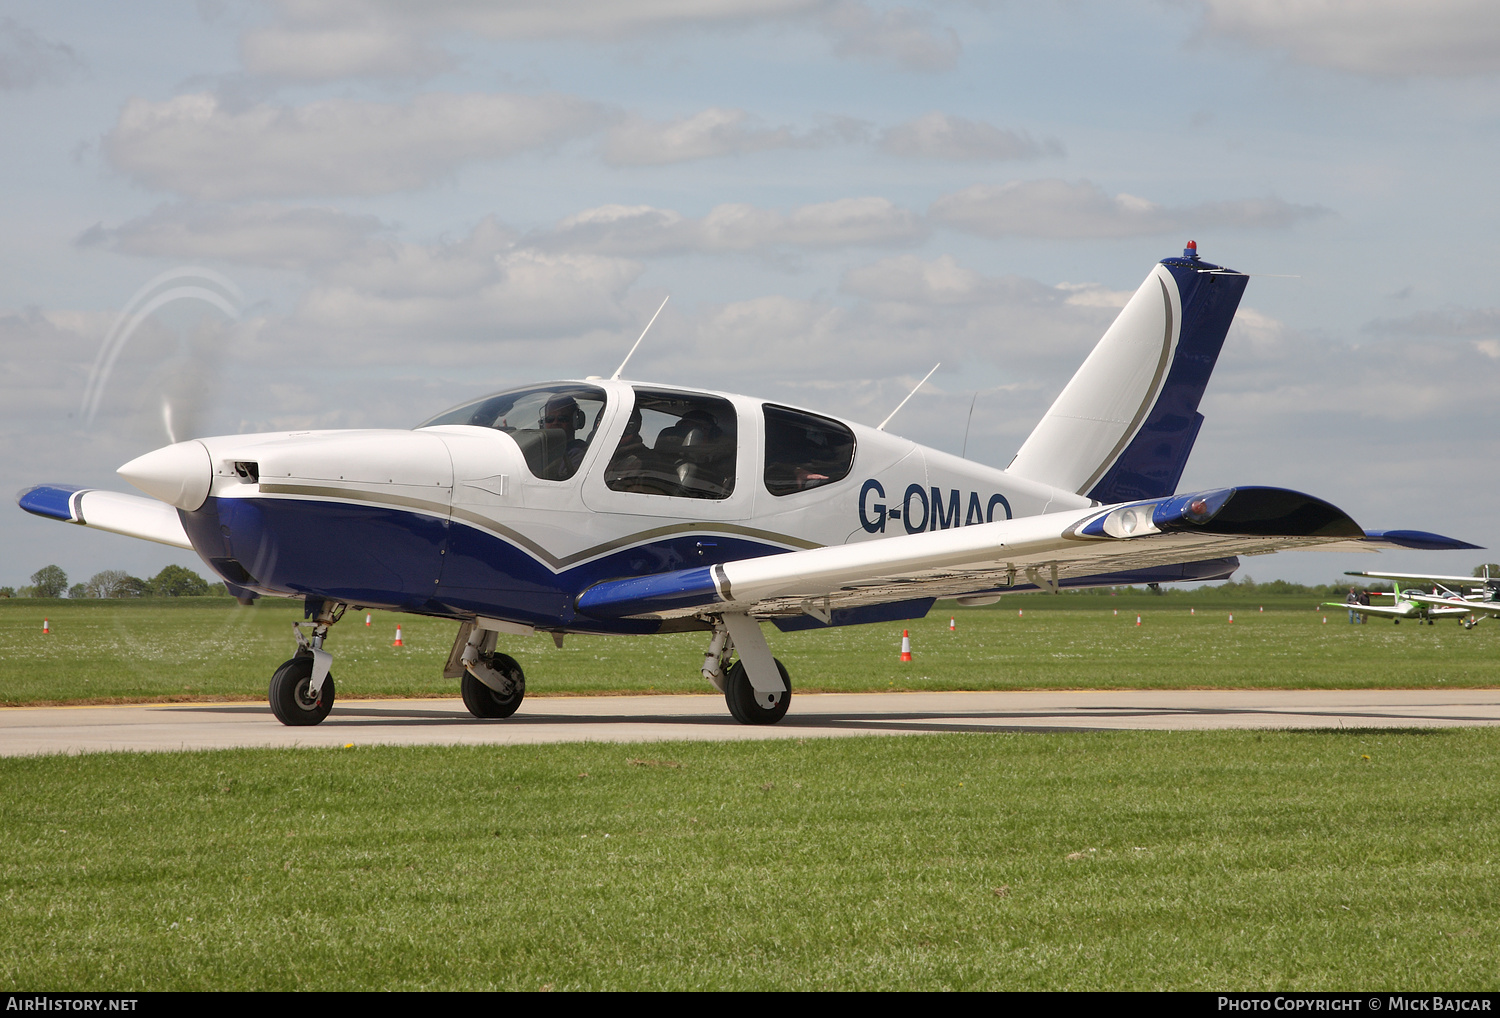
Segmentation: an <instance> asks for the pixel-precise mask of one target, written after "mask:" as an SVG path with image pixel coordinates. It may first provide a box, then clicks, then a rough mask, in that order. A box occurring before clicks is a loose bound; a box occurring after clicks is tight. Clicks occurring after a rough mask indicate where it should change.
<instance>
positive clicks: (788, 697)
mask: <svg viewBox="0 0 1500 1018" xmlns="http://www.w3.org/2000/svg"><path fill="white" fill-rule="evenodd" d="M773 660H775V659H773ZM776 670H777V671H779V672H781V681H782V682H785V683H786V692H784V693H759V692H756V689H755V687H754V686H752V685H750V676H749V674H747V673H746V671H745V663H744V662H743V661H736V662H735V663H734V664H732V665H730V666H729V671H728V672H726V673H725V675H724V700H725V702H726V703H728V704H729V713H731V714H733V715H734V719H735V720H736V721H738V722H739V723H740V724H742V725H774V724H775V723H776V722H778V721H780V720H781V719H782V718H784V717H786V709H787V707H789V706H790V705H791V702H792V679H791V676H789V675H787V673H786V665H784V664H782V663H781V662H780V661H779V660H777V661H776Z"/></svg>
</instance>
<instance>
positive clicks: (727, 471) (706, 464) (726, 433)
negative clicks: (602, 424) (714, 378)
mask: <svg viewBox="0 0 1500 1018" xmlns="http://www.w3.org/2000/svg"><path fill="white" fill-rule="evenodd" d="M737 446H738V432H737V424H736V417H735V413H734V406H733V404H731V403H730V402H729V401H728V400H727V399H720V398H719V397H717V396H705V395H701V394H698V393H682V392H665V391H659V390H655V389H637V390H635V409H634V410H632V411H631V413H630V419H629V421H628V422H627V423H626V424H625V434H624V435H623V436H622V437H621V439H620V445H619V447H618V448H617V449H615V454H614V456H612V457H611V458H610V461H609V465H608V466H606V467H605V468H604V483H605V485H607V486H608V487H609V488H610V489H611V490H612V491H635V492H640V493H642V494H647V495H673V496H676V497H678V498H709V499H726V498H728V497H729V496H730V495H731V494H733V493H734V475H735V455H736V448H737Z"/></svg>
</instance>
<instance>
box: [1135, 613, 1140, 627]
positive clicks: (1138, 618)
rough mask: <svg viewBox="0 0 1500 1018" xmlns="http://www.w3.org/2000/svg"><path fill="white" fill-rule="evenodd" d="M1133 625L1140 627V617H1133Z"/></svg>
mask: <svg viewBox="0 0 1500 1018" xmlns="http://www.w3.org/2000/svg"><path fill="white" fill-rule="evenodd" d="M1135 624H1136V625H1140V624H1141V617H1140V616H1139V615H1137V616H1136V617H1135Z"/></svg>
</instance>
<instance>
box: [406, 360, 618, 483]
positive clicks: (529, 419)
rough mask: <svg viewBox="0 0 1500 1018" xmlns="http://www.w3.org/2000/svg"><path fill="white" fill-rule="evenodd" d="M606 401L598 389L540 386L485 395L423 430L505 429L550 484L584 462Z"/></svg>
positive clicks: (530, 465) (533, 468)
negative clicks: (455, 426)
mask: <svg viewBox="0 0 1500 1018" xmlns="http://www.w3.org/2000/svg"><path fill="white" fill-rule="evenodd" d="M606 402H607V398H606V396H605V394H604V390H603V389H601V388H599V387H598V386H595V385H581V384H579V383H577V382H563V383H558V384H555V385H539V386H532V387H530V388H526V389H512V390H510V391H509V392H497V393H496V394H495V395H493V396H485V397H484V398H483V399H477V400H474V401H473V402H472V403H465V404H463V405H462V406H457V407H454V408H453V409H452V410H445V411H444V412H443V413H440V414H438V415H437V416H436V417H434V418H432V419H430V420H426V421H423V422H422V423H421V424H419V425H417V427H419V428H430V427H433V426H435V425H438V424H468V425H471V426H473V427H478V428H494V429H495V430H496V431H503V432H505V433H506V434H507V435H509V436H510V437H511V438H513V439H515V440H516V444H517V445H519V446H520V447H521V454H522V455H523V456H525V457H526V466H527V467H528V468H529V469H530V470H531V472H532V473H533V474H535V475H536V476H537V477H540V478H541V479H542V480H545V481H566V480H567V479H568V478H570V477H572V476H573V475H574V474H576V473H577V472H578V467H579V465H580V464H582V463H583V456H584V453H586V452H588V448H589V443H590V442H592V441H593V440H594V433H595V432H596V431H598V429H599V421H600V419H601V418H602V416H603V414H604V406H605V403H606Z"/></svg>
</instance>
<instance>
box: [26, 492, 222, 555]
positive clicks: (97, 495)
mask: <svg viewBox="0 0 1500 1018" xmlns="http://www.w3.org/2000/svg"><path fill="white" fill-rule="evenodd" d="M17 501H18V502H19V503H20V506H21V508H22V509H25V510H26V511H27V512H29V513H32V514H34V515H37V516H45V517H46V518H47V519H49V520H61V521H62V522H64V523H77V524H78V525H79V526H84V527H92V528H93V529H95V530H107V531H109V532H110V533H112V534H124V535H125V536H126V537H139V538H143V539H144V540H147V541H155V542H157V543H158V544H170V545H171V546H172V547H174V548H186V549H187V550H188V551H192V550H193V543H192V542H191V541H189V540H188V536H187V531H185V530H183V529H182V520H181V519H180V518H179V517H178V515H177V510H176V508H174V507H173V506H169V505H167V503H165V502H158V501H157V500H156V499H154V498H145V497H143V496H141V495H126V494H123V493H121V492H118V491H100V490H98V489H96V488H71V487H66V486H62V485H55V484H39V485H37V486H36V487H34V488H27V489H26V490H25V491H23V492H21V497H20V498H19V499H18V500H17Z"/></svg>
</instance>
